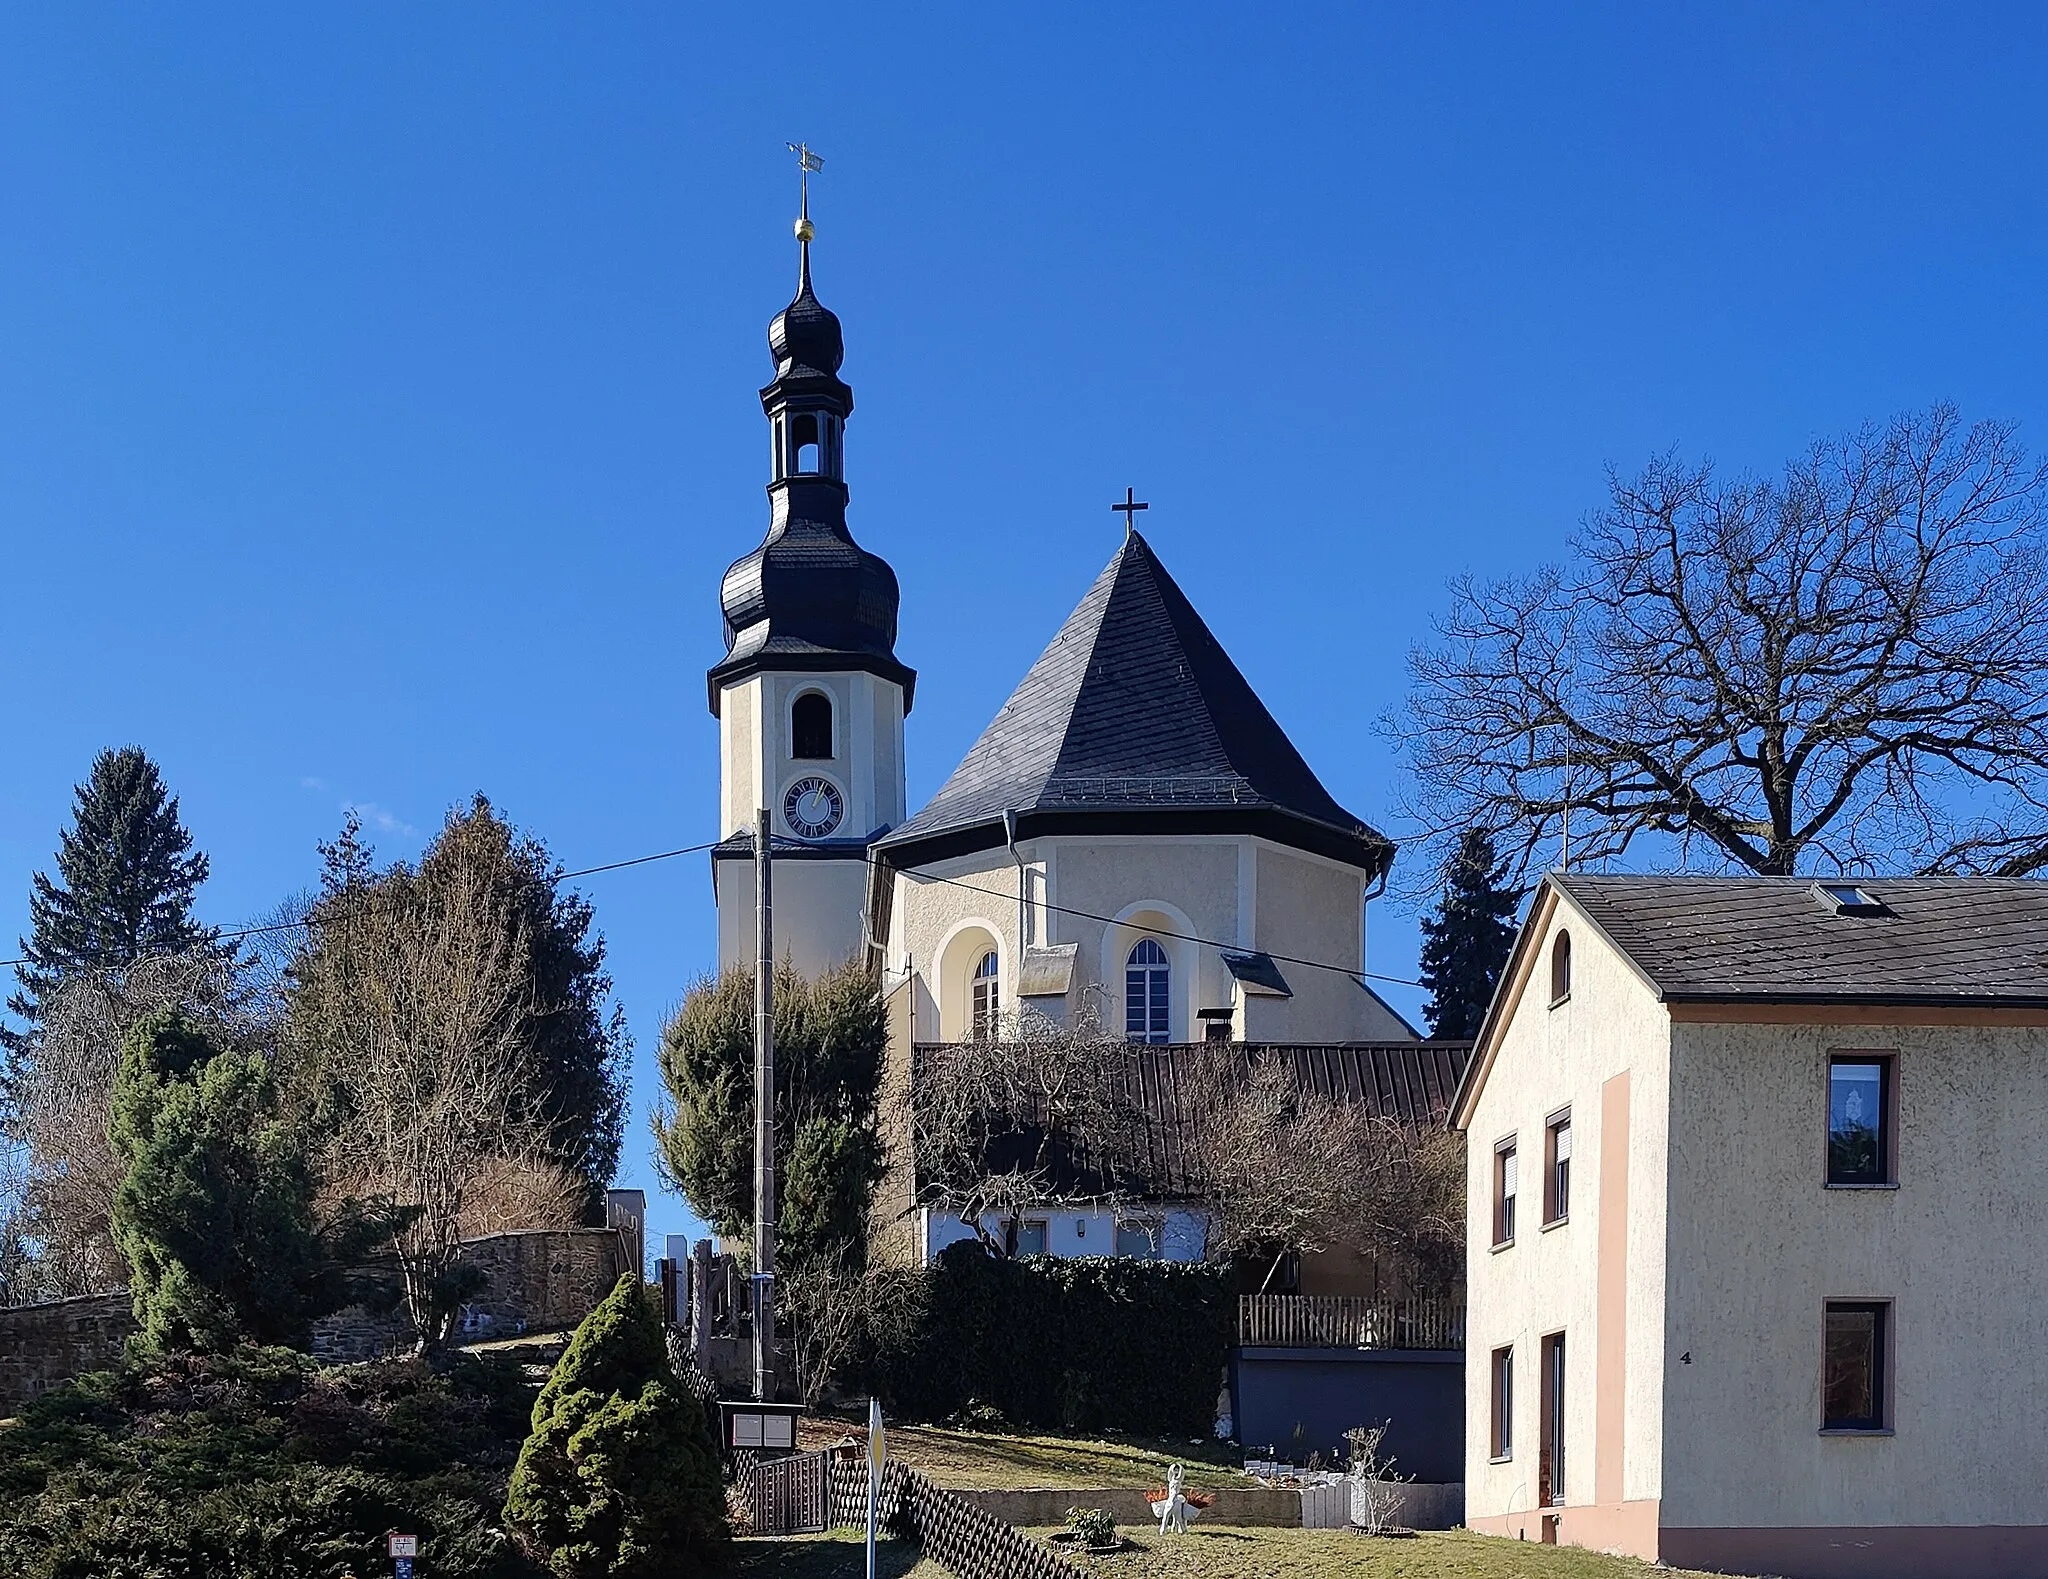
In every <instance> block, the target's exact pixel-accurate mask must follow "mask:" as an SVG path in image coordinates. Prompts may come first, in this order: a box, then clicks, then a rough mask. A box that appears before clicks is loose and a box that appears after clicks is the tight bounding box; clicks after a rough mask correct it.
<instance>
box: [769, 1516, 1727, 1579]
mask: <svg viewBox="0 0 2048 1579" xmlns="http://www.w3.org/2000/svg"><path fill="white" fill-rule="evenodd" d="M1128 1534H1129V1532H1128V1531H1127V1532H1126V1535H1127V1536H1128ZM1135 1545H1136V1547H1137V1549H1136V1550H1131V1551H1125V1552H1119V1553H1118V1554H1117V1555H1116V1556H1114V1557H1090V1558H1083V1559H1081V1561H1082V1563H1083V1564H1084V1565H1085V1566H1086V1567H1088V1568H1089V1569H1091V1570H1092V1571H1093V1572H1095V1573H1097V1574H1099V1575H1101V1576H1102V1579H1686V1576H1685V1574H1684V1573H1683V1571H1681V1570H1679V1569H1675V1568H1654V1567H1652V1566H1650V1565H1649V1564H1648V1563H1639V1562H1636V1561H1634V1560H1633V1559H1631V1558H1626V1557H1602V1556H1600V1555H1599V1554H1598V1553H1596V1552H1582V1551H1578V1550H1576V1549H1574V1548H1572V1547H1569V1546H1539V1545H1536V1544H1534V1543H1533V1542H1527V1541H1504V1540H1500V1539H1497V1538H1494V1537H1489V1536H1484V1535H1468V1534H1466V1533H1465V1532H1464V1531H1462V1530H1452V1531H1449V1532H1447V1533H1444V1534H1441V1535H1436V1534H1422V1535H1418V1536H1416V1537H1415V1538H1414V1539H1413V1540H1402V1541H1392V1540H1370V1539H1367V1538H1366V1537H1365V1536H1362V1535H1352V1534H1349V1533H1347V1532H1346V1531H1343V1530H1204V1529H1202V1528H1200V1527H1199V1526H1197V1527H1196V1528H1194V1529H1191V1530H1189V1531H1188V1533H1187V1534H1186V1535H1177V1536H1169V1537H1167V1538H1166V1539H1164V1540H1162V1539H1160V1537H1158V1536H1157V1535H1153V1534H1144V1535H1140V1536H1138V1537H1137V1539H1136V1542H1135ZM733 1550H734V1554H735V1561H734V1572H735V1576H736V1579H860V1576H861V1574H862V1573H863V1571H864V1569H863V1563H864V1558H863V1555H862V1547H861V1540H860V1537H859V1536H858V1535H856V1534H853V1533H852V1532H850V1531H843V1530H842V1531H838V1532H836V1533H834V1534H832V1535H812V1536H802V1537H798V1538H797V1539H794V1540H747V1541H737V1542H735V1543H734V1546H733ZM877 1550H878V1554H879V1556H880V1559H881V1560H880V1563H879V1567H880V1569H881V1579H952V1576H951V1575H950V1574H949V1573H948V1572H947V1570H945V1569H943V1568H941V1567H939V1566H938V1564H936V1563H932V1562H925V1561H923V1560H921V1559H919V1558H918V1556H917V1548H916V1547H915V1546H914V1545H912V1544H911V1543H910V1542H908V1541H884V1542H883V1543H882V1544H881V1546H880V1547H879V1548H878V1549H877ZM1697 1579H1705V1576H1704V1575H1701V1576H1697Z"/></svg>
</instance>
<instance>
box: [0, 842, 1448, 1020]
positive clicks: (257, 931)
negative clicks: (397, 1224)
mask: <svg viewBox="0 0 2048 1579" xmlns="http://www.w3.org/2000/svg"><path fill="white" fill-rule="evenodd" d="M721 842H722V841H719V840H712V841H711V842H710V843H707V844H690V845H685V846H683V848H681V849H679V850H658V851H656V852H655V853H654V854H652V855H635V856H632V857H630V858H628V859H627V860H623V861H607V862H605V863H604V864H603V865H601V866H585V867H580V868H578V869H577V870H575V871H573V872H558V873H556V874H555V876H554V877H553V878H552V879H551V881H553V882H557V883H565V882H567V881H569V879H570V878H572V877H595V876H597V875H598V874H599V873H600V872H618V871H623V870H625V869H626V868H627V867H629V866H646V865H648V864H649V863H650V862H654V861H672V860H674V859H675V858H676V857H677V856H680V855H702V854H703V853H704V852H705V851H706V850H710V849H714V848H716V847H717V845H718V844H719V843H721ZM770 842H771V845H786V846H787V847H788V848H790V849H793V850H808V849H811V848H813V846H811V845H807V844H805V843H803V841H802V840H799V839H789V838H785V837H783V836H782V835H779V834H778V835H776V836H775V837H774V838H773V839H772V840H771V841H770ZM865 864H866V865H867V866H869V867H870V868H873V867H875V866H878V865H880V864H881V863H880V862H878V861H876V860H875V858H874V857H873V856H869V857H868V858H867V861H866V863H865ZM890 870H892V871H905V872H906V874H908V875H914V876H915V877H916V878H917V879H918V881H920V882H926V883H944V884H946V885H948V886H949V887H952V888H964V889H966V890H967V891H968V892H969V893H973V894H982V895H984V896H986V897H987V898H990V899H1003V900H1014V899H1015V898H1016V897H1017V896H1016V895H1015V894H1006V893H1003V892H1002V891H1001V890H999V889H994V888H983V887H982V886H980V885H979V884H978V883H969V882H964V881H962V880H961V879H960V878H957V877H941V876H939V875H938V874H937V873H936V872H929V871H920V870H917V869H915V868H899V867H892V868H890ZM1038 907H1039V908H1040V909H1042V910H1050V911H1054V912H1057V913H1058V914H1060V915H1063V916H1073V917H1074V918H1076V919H1077V920H1081V921H1099V922H1101V923H1102V924H1103V925H1105V926H1120V925H1122V924H1123V923H1122V922H1121V921H1119V920H1118V918H1117V917H1115V916H1105V915H1098V914H1097V913H1096V912H1094V911H1092V910H1081V909H1077V908H1076V907H1074V906H1072V905H1057V904H1054V903H1052V902H1051V901H1050V900H1043V901H1039V903H1038ZM305 924H306V923H305V922H303V921H273V922H269V923H266V924H265V925H262V926H249V927H236V928H234V929H232V930H231V931H227V932H221V933H218V934H216V935H217V936H218V938H219V939H220V941H221V942H223V943H230V942H235V941H237V940H239V939H241V938H253V937H260V936H263V935H264V934H266V933H271V932H294V931H297V930H299V929H300V928H302V927H304V926H305ZM1144 930H1145V931H1147V932H1149V933H1152V934H1154V935H1155V936H1158V937H1163V938H1171V939H1173V940H1174V941H1175V942H1177V943H1193V944H1195V945H1197V946H1198V947H1202V948H1213V949H1220V950H1222V951H1224V952H1225V953H1230V954H1248V953H1259V954H1264V955H1265V956H1266V958H1268V959H1270V960H1272V961H1274V962H1275V963H1276V964H1281V965H1299V966H1301V967H1302V968H1303V969H1304V970H1326V971H1331V972H1333V973H1335V974H1336V975H1339V976H1348V977H1349V978H1351V979H1352V980H1353V981H1384V982H1391V983H1392V984H1393V985H1395V986H1397V987H1421V986H1422V983H1421V982H1419V981H1411V980H1410V979H1409V978H1408V977H1406V976H1388V975H1383V974H1382V973H1380V972H1378V971H1370V970H1360V969H1358V968H1357V967H1356V966H1352V965H1337V964H1332V963H1331V962H1330V961H1328V960H1320V959H1305V958H1303V957H1302V956H1301V955H1299V954H1276V953H1274V952H1273V951H1272V950H1271V949H1247V948H1245V947H1244V946H1243V945H1242V944H1239V943H1225V942H1223V941H1222V940H1221V939H1218V938H1205V937H1200V936H1197V935H1196V934H1195V933H1192V932H1175V931H1172V930H1170V929H1168V928H1164V927H1150V926H1148V927H1146V928H1144ZM27 963H28V961H27V960H26V959H0V967H6V966H10V965H26V964H27Z"/></svg>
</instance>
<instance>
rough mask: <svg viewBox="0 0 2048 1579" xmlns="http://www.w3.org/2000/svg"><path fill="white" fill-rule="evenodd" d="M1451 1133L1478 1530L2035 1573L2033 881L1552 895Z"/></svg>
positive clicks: (1775, 884)
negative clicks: (1463, 1239) (1457, 1168)
mask: <svg viewBox="0 0 2048 1579" xmlns="http://www.w3.org/2000/svg"><path fill="white" fill-rule="evenodd" d="M1452 1123H1453V1124H1454V1126H1455V1127H1456V1128H1458V1129H1460V1130H1462V1131H1464V1133H1465V1134H1466V1136H1467V1138H1468V1142H1469V1159H1470V1160H1469V1174H1468V1183H1469V1212H1470V1215H1469V1221H1468V1251H1467V1262H1468V1272H1467V1284H1468V1291H1467V1304H1468V1308H1467V1334H1468V1340H1467V1366H1466V1434H1467V1440H1466V1472H1465V1498H1466V1520H1467V1523H1468V1524H1469V1525H1471V1527H1473V1528H1474V1529H1478V1530H1482V1531H1489V1532H1492V1533H1495V1534H1500V1535H1509V1536H1518V1537H1522V1538H1525V1539H1528V1540H1543V1541H1559V1542H1564V1543H1569V1544H1574V1545H1581V1546H1589V1547H1595V1548H1601V1549H1605V1550H1612V1551H1620V1552H1628V1553H1633V1554H1635V1555H1637V1556H1640V1557H1644V1558H1651V1559H1661V1560H1663V1561H1665V1562H1668V1563H1671V1564H1673V1565H1675V1566H1683V1567H1702V1568H1715V1569H1722V1570H1727V1571H1732V1572H1747V1573H1770V1574H1782V1575H1790V1576H1795V1579H1806V1576H1814V1579H1819V1576H1835V1575H1840V1576H1845V1579H1846V1576H1851V1575H1854V1576H1857V1579H1866V1576H1883V1575H1936V1574H1939V1575H1976V1576H1992V1575H1999V1576H2017V1575H2048V1446H2044V1440H2048V1439H2044V1433H2043V1431H2042V1429H2041V1425H2040V1422H2039V1419H2038V1418H2037V1416H2038V1410H2037V1407H2036V1406H2037V1405H2038V1403H2039V1402H2040V1398H2041V1393H2042V1385H2043V1382H2044V1381H2048V1300H2044V1298H2043V1294H2042V1287H2043V1262H2044V1259H2048V1257H2044V1253H2048V1217H2044V1214H2043V1213H2042V1211H2041V1210H2040V1206H2039V1201H2038V1197H2039V1193H2040V1191H2039V1182H2038V1181H2039V1178H2040V1175H2041V1173H2042V1171H2043V1169H2044V1168H2048V884H2043V883H2039V882H2032V881H2004V880H1991V879H1967V878H1965V879H1911V880H1908V879H1896V880H1895V879H1870V880H1861V881H1858V882H1853V883H1852V882H1840V883H1814V882H1810V881H1807V880H1804V879H1792V878H1783V879H1777V878H1726V879H1720V878H1683V877H1679V878H1640V877H1600V876H1580V875H1577V874H1571V875H1557V876H1552V877H1550V878H1549V879H1547V880H1546V881H1545V882H1544V883H1543V885H1542V886H1541V887H1540V889H1539V890H1538V892H1537V894H1536V896H1535V899H1534V902H1533V905H1532V907H1531V910H1530V914H1529V918H1528V921H1527V922H1526V924H1525V925H1524V927H1523V929H1522V932H1521V935H1520V938H1519V940H1518V941H1517V944H1516V948H1515V952H1514V955H1513V957H1512V959H1511V960H1510V962H1509V965H1508V969H1507V972H1506V974H1505V975H1504V977H1503V980H1502V984H1501V987H1500V990H1499V992H1498V994H1497V995H1496V998H1495V1002H1494V1005H1493V1008H1492V1011H1491V1012H1490V1014H1489V1015H1488V1018H1487V1022H1486V1025H1485V1026H1484V1028H1483V1029H1482V1032H1481V1034H1480V1038H1479V1041H1478V1045H1477V1046H1476V1048H1475V1049H1474V1053H1473V1057H1472V1061H1471V1063H1470V1065H1469V1066H1468V1069H1467V1072H1466V1076H1465V1079H1464V1081H1463V1082H1462V1084H1461V1086H1460V1088H1459V1091H1458V1094H1457V1097H1456V1099H1455V1101H1454V1103H1453V1106H1452Z"/></svg>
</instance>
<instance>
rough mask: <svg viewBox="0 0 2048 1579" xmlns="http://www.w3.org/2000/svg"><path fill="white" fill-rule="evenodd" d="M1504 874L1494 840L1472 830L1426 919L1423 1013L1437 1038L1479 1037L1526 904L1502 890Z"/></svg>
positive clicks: (1511, 891)
mask: <svg viewBox="0 0 2048 1579" xmlns="http://www.w3.org/2000/svg"><path fill="white" fill-rule="evenodd" d="M1506 873H1507V864H1506V863H1505V862H1504V861H1502V860H1500V859H1499V858H1498V856H1497V855H1496V854H1495V852H1494V848H1493V836H1492V835H1491V834H1489V833H1487V832H1486V830H1485V829H1483V828H1468V829H1466V830H1465V832H1464V834H1463V836H1462V837H1461V838H1460V839H1459V841H1458V853H1457V856H1456V858H1455V859H1454V860H1453V861H1452V862H1451V870H1450V881H1449V883H1448V884H1447V885H1446V886H1445V889H1444V896H1443V900H1442V902H1441V903H1440V904H1439V905H1438V907H1437V913H1436V914H1435V915H1434V916H1425V917H1424V918H1423V922H1422V985H1423V986H1424V987H1426V988H1428V989H1429V1005H1428V1007H1427V1008H1426V1009H1424V1011H1423V1013H1424V1015H1425V1016H1426V1017H1427V1019H1428V1022H1429V1034H1430V1035H1431V1036H1443V1037H1468V1036H1476V1035H1478V1034H1479V1023H1480V1021H1481V1020H1483V1019H1485V1018H1486V1009H1487V1005H1488V1004H1489V1003H1491V1002H1492V1001H1493V989H1494V986H1495V985H1496V984H1497V983H1498V982H1499V981H1500V973H1501V971H1502V970H1503V969H1504V968H1506V965H1507V962H1508V952H1509V950H1510V949H1512V948H1513V947H1514V941H1515V912H1516V911H1517V910H1518V909H1520V908H1521V903H1522V895H1521V893H1520V891H1518V890H1516V889H1512V888H1506V887H1503V886H1502V879H1503V878H1504V877H1505V876H1506Z"/></svg>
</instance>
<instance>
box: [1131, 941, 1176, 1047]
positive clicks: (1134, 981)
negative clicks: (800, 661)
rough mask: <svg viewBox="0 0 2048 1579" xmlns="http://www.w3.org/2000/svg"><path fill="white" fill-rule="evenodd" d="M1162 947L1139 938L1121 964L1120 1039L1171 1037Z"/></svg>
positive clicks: (1168, 989) (1167, 975)
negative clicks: (1126, 959)
mask: <svg viewBox="0 0 2048 1579" xmlns="http://www.w3.org/2000/svg"><path fill="white" fill-rule="evenodd" d="M1171 975H1172V969H1171V967H1170V966H1169V965H1168V964H1167V962H1166V950H1165V949H1163V948H1161V947H1160V946H1159V944H1158V943H1157V942H1156V941H1155V940H1153V939H1152V938H1142V939H1140V940H1139V942H1138V946H1137V947H1136V948H1134V949H1132V950H1131V957H1130V959H1129V961H1128V962H1127V963H1126V964H1125V966H1124V1039H1125V1040H1126V1041H1132V1042H1167V1041H1171V1040H1172V1039H1173V1038H1172V1031H1171V1029H1170V1028H1169V1024H1168V1018H1169V1016H1168V1005H1169V1004H1170V1003H1171V1002H1172V994H1171V982H1170V977H1171Z"/></svg>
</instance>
